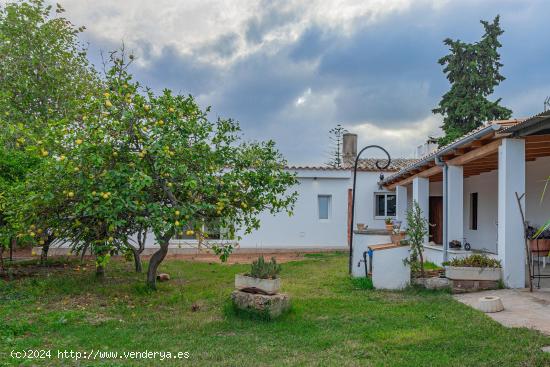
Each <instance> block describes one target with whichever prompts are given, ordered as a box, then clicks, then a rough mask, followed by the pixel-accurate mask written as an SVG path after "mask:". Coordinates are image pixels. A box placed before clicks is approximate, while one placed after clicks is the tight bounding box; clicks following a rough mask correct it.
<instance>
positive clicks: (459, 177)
mask: <svg viewBox="0 0 550 367" xmlns="http://www.w3.org/2000/svg"><path fill="white" fill-rule="evenodd" d="M447 238H448V240H449V241H453V240H458V241H461V242H462V240H463V239H464V167H463V166H448V168H447Z"/></svg>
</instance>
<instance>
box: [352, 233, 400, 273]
mask: <svg viewBox="0 0 550 367" xmlns="http://www.w3.org/2000/svg"><path fill="white" fill-rule="evenodd" d="M390 242H391V241H390V236H383V235H363V234H354V236H353V256H352V260H351V275H352V276H353V277H355V278H364V277H365V276H366V273H365V263H364V262H363V253H364V252H365V251H367V250H368V247H369V246H370V245H381V244H384V243H390ZM367 260H368V256H367Z"/></svg>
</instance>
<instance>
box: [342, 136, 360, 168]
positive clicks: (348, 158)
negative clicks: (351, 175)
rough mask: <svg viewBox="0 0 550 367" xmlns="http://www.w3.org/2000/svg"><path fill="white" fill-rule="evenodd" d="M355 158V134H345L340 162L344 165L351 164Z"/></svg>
mask: <svg viewBox="0 0 550 367" xmlns="http://www.w3.org/2000/svg"><path fill="white" fill-rule="evenodd" d="M355 157H357V134H351V133H345V134H344V144H343V147H342V160H343V161H344V164H353V163H354V162H355Z"/></svg>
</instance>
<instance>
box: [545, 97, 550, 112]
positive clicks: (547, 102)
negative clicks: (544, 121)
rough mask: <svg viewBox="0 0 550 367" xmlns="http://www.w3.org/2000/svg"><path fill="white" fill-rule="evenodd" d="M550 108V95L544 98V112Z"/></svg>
mask: <svg viewBox="0 0 550 367" xmlns="http://www.w3.org/2000/svg"><path fill="white" fill-rule="evenodd" d="M548 110H550V96H548V97H546V99H545V100H544V112H546V111H548Z"/></svg>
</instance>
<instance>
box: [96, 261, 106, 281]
mask: <svg viewBox="0 0 550 367" xmlns="http://www.w3.org/2000/svg"><path fill="white" fill-rule="evenodd" d="M95 276H96V278H98V279H104V278H105V267H104V266H103V265H100V264H96V266H95Z"/></svg>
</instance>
